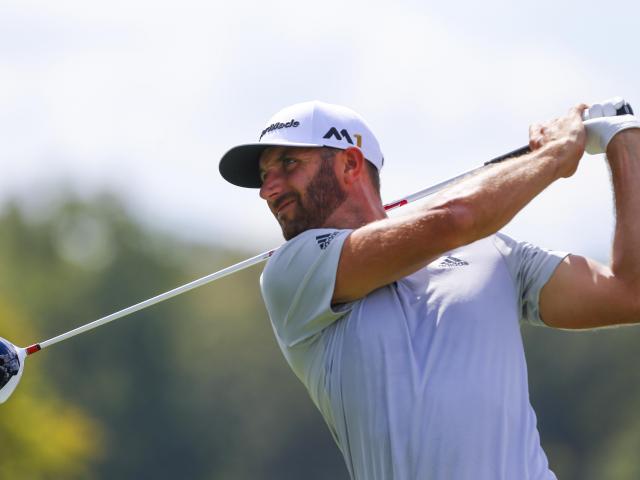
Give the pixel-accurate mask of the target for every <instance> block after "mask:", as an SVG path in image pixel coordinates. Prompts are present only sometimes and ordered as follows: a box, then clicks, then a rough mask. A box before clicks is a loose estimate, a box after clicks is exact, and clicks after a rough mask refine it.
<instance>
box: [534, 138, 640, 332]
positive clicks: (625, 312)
mask: <svg viewBox="0 0 640 480" xmlns="http://www.w3.org/2000/svg"><path fill="white" fill-rule="evenodd" d="M607 158H608V161H609V165H610V168H611V175H612V181H613V189H614V193H615V206H616V229H615V236H614V241H613V255H612V259H611V265H610V266H609V267H606V266H604V265H600V264H599V263H597V262H594V261H592V260H589V259H586V258H583V257H579V256H575V255H571V256H569V257H568V258H566V259H565V260H564V261H563V262H562V263H561V264H560V265H559V266H558V268H557V269H556V271H555V272H554V274H553V275H552V277H551V278H550V280H549V282H547V284H546V285H545V286H544V287H543V289H542V291H541V293H540V315H541V317H542V319H543V321H544V322H545V323H546V324H547V325H549V326H552V327H558V328H569V329H580V328H595V327H604V326H610V325H619V324H628V323H637V322H640V129H632V130H625V131H623V132H621V133H619V134H617V135H616V136H615V137H614V138H613V140H612V141H611V143H610V144H609V147H608V148H607Z"/></svg>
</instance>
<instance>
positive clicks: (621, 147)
mask: <svg viewBox="0 0 640 480" xmlns="http://www.w3.org/2000/svg"><path fill="white" fill-rule="evenodd" d="M607 157H608V161H609V165H610V168H611V176H612V181H613V189H614V193H615V208H616V228H615V235H614V241H613V254H612V258H611V270H612V272H613V274H614V275H615V276H616V277H617V278H619V279H620V280H623V281H624V282H625V283H627V284H628V285H630V286H631V287H632V288H633V289H634V290H636V291H637V289H638V288H640V222H639V221H638V219H640V189H639V186H640V130H639V129H632V130H626V131H623V132H621V133H619V134H618V135H617V136H616V138H614V140H613V141H612V142H611V144H610V146H609V148H608V150H607Z"/></svg>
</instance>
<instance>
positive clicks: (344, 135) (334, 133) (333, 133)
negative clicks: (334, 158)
mask: <svg viewBox="0 0 640 480" xmlns="http://www.w3.org/2000/svg"><path fill="white" fill-rule="evenodd" d="M353 136H354V137H356V145H357V146H358V147H362V135H359V134H357V133H354V134H353ZM331 137H335V138H336V140H338V141H340V140H343V139H344V140H346V141H347V142H349V143H350V144H351V145H353V140H352V139H351V135H349V132H347V129H346V128H343V129H342V130H340V131H339V132H338V129H337V128H336V127H331V128H330V129H329V131H328V132H327V133H325V134H324V136H323V137H322V138H331Z"/></svg>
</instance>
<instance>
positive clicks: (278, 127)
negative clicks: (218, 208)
mask: <svg viewBox="0 0 640 480" xmlns="http://www.w3.org/2000/svg"><path fill="white" fill-rule="evenodd" d="M274 146H278V147H282V146H284V147H333V148H340V149H342V150H345V149H347V148H349V147H357V148H359V149H360V150H361V151H362V154H363V156H364V158H366V159H367V160H368V161H369V162H371V163H372V164H373V165H375V166H376V168H377V169H378V170H380V169H381V168H382V164H383V163H384V157H383V156H382V152H381V151H380V145H379V144H378V140H376V137H375V136H374V135H373V133H372V132H371V129H370V128H369V126H368V125H367V124H366V122H365V121H364V119H363V118H362V117H361V116H360V115H358V114H357V113H356V112H354V111H353V110H351V109H349V108H346V107H342V106H340V105H333V104H330V103H324V102H318V101H312V102H304V103H297V104H295V105H291V106H290V107H286V108H284V109H282V110H280V111H279V112H278V113H276V114H275V115H274V116H273V117H271V118H270V119H269V121H268V122H267V124H266V126H265V128H264V130H262V131H261V132H260V136H259V138H258V143H248V144H245V145H238V146H237V147H233V148H232V149H231V150H229V151H228V152H227V153H225V154H224V155H223V156H222V158H221V159H220V166H219V168H220V174H221V175H222V176H223V177H224V179H225V180H227V181H228V182H230V183H233V184H234V185H238V186H240V187H248V188H260V186H261V185H262V182H261V181H260V172H259V160H260V155H261V154H262V152H263V151H264V150H265V149H266V148H268V147H274Z"/></svg>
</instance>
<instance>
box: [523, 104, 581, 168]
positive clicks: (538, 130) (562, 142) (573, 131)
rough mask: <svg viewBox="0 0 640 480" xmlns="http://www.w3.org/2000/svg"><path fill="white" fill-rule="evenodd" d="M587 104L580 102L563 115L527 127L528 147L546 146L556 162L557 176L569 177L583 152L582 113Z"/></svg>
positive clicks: (537, 148) (536, 148)
mask: <svg viewBox="0 0 640 480" xmlns="http://www.w3.org/2000/svg"><path fill="white" fill-rule="evenodd" d="M586 109H587V105H585V104H580V105H576V106H575V107H573V108H572V109H571V110H569V113H567V115H565V116H564V117H560V118H556V119H554V120H551V121H550V122H547V123H543V124H534V125H531V126H530V127H529V147H530V148H531V150H532V151H535V150H539V149H541V148H546V149H548V150H549V153H550V154H551V155H552V156H553V157H554V158H555V159H556V160H557V162H558V176H560V177H570V176H571V175H573V174H574V173H575V171H576V169H577V168H578V163H579V162H580V159H581V158H582V155H583V154H584V148H585V143H586V132H585V128H584V124H583V122H582V114H583V112H584V111H585V110H586Z"/></svg>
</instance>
